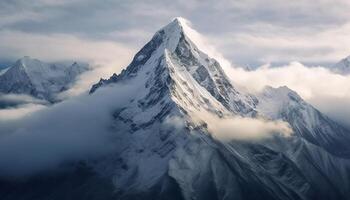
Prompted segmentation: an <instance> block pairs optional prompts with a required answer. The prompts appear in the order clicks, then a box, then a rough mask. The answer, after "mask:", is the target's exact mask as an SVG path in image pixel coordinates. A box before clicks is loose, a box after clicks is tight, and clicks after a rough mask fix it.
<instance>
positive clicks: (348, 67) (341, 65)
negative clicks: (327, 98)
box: [330, 56, 350, 75]
mask: <svg viewBox="0 0 350 200" xmlns="http://www.w3.org/2000/svg"><path fill="white" fill-rule="evenodd" d="M330 70H331V71H333V72H335V73H338V74H342V75H348V74H350V56H348V57H345V58H343V59H341V60H340V61H339V62H338V63H337V64H335V65H334V66H333V67H331V68H330Z"/></svg>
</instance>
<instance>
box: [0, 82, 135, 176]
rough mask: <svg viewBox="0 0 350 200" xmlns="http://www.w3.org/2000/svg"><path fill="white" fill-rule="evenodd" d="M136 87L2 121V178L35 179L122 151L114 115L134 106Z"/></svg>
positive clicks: (98, 93) (105, 91) (76, 99)
mask: <svg viewBox="0 0 350 200" xmlns="http://www.w3.org/2000/svg"><path fill="white" fill-rule="evenodd" d="M134 85H135V84H134ZM134 85H130V86H125V85H118V86H114V87H107V88H101V89H100V90H98V91H96V93H94V94H93V95H89V96H87V95H81V96H78V97H74V98H72V99H70V100H67V101H64V102H62V103H58V104H55V105H53V106H51V107H47V108H45V109H41V110H39V111H36V112H31V113H27V115H24V116H22V117H21V118H16V120H11V119H9V118H6V119H3V118H0V158H1V165H0V176H12V175H14V176H21V175H30V174H32V173H36V172H39V171H42V170H47V169H54V168H55V167H57V166H58V165H59V164H61V163H62V162H64V161H75V160H81V159H82V160H84V159H89V158H94V157H95V156H99V155H101V154H104V153H108V152H109V151H110V150H112V149H114V148H117V147H116V146H115V145H114V143H113V139H114V138H115V137H117V135H115V134H112V133H113V129H112V128H111V125H112V124H113V122H112V120H113V118H112V113H113V111H114V110H115V109H117V108H119V106H122V105H125V104H126V103H127V102H129V100H130V99H129V98H130V94H134V93H136V91H135V88H136V87H135V86H134ZM120 94H123V96H121V95H120ZM5 112H7V113H8V112H10V111H9V110H7V111H5ZM14 112H15V111H14ZM16 112H17V114H18V112H22V110H21V108H20V109H17V110H16ZM0 116H1V115H0Z"/></svg>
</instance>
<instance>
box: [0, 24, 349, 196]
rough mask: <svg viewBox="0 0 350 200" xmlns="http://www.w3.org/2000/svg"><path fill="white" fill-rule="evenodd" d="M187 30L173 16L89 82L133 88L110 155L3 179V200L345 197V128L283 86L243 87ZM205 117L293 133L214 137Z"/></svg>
mask: <svg viewBox="0 0 350 200" xmlns="http://www.w3.org/2000/svg"><path fill="white" fill-rule="evenodd" d="M189 29H190V27H188V25H187V22H186V21H185V20H184V19H182V18H176V19H174V20H173V21H172V22H171V23H170V24H168V25H167V26H165V27H164V28H162V29H161V30H159V31H158V32H157V33H156V34H155V35H154V36H153V38H152V39H151V41H150V42H148V43H147V44H146V45H145V46H144V47H143V48H142V49H141V50H140V51H139V52H138V53H137V54H136V55H135V57H134V59H133V61H132V62H131V64H130V65H129V66H128V67H127V68H126V69H125V70H123V71H122V72H121V73H120V74H119V75H116V74H113V76H111V77H110V78H109V79H107V80H105V79H101V80H100V81H99V82H98V83H96V84H95V85H93V86H92V88H91V90H90V95H91V96H92V95H100V93H99V92H98V90H100V88H104V87H105V88H107V87H113V86H115V85H118V84H126V85H133V86H134V87H136V88H137V91H138V93H137V94H132V96H133V98H132V100H131V101H130V102H129V103H128V104H126V105H123V106H122V107H121V108H118V109H116V110H113V111H111V113H112V114H111V115H112V116H111V117H112V118H113V124H111V126H113V127H117V128H115V130H114V131H115V135H117V136H118V140H116V141H115V146H116V147H118V148H117V150H116V151H115V152H114V153H113V154H111V155H108V156H106V157H104V158H103V159H101V160H99V161H98V162H96V161H94V162H89V161H86V162H84V164H81V163H79V164H77V166H76V168H75V169H74V170H73V171H70V172H64V173H63V172H60V173H57V174H52V173H49V174H45V173H43V174H40V176H35V177H32V178H27V179H26V180H25V181H21V182H16V181H14V180H3V181H0V198H1V199H8V200H10V199H124V200H132V199H152V200H157V199H159V200H161V199H174V200H175V199H176V200H178V199H184V200H192V199H201V200H216V199H217V200H224V199H225V200H226V199H241V200H257V199H261V200H263V199H264V200H265V199H276V200H277V199H281V200H283V199H321V200H322V199H325V200H326V199H334V200H339V199H349V198H350V159H349V158H350V145H348V144H350V132H349V131H348V130H347V129H345V128H343V127H342V126H340V125H339V124H337V123H336V122H334V121H333V120H331V119H330V118H328V117H327V116H326V115H324V114H322V113H321V112H320V111H318V110H317V109H315V108H314V107H312V106H311V105H310V104H308V103H307V102H305V101H304V100H303V99H302V98H301V97H300V96H299V95H298V94H297V93H295V92H294V91H292V90H290V89H289V88H287V87H280V88H272V87H267V88H266V89H265V90H264V91H263V92H262V93H261V94H259V95H253V94H247V93H245V92H242V91H240V90H239V89H238V88H237V87H235V86H234V85H233V84H232V83H231V81H230V80H229V78H228V77H227V75H226V74H225V72H224V70H223V69H222V68H221V66H220V63H219V62H218V61H216V60H215V59H214V58H211V57H209V56H208V55H207V54H206V53H205V52H203V51H202V50H200V49H199V48H198V47H197V45H196V44H195V43H194V42H193V41H192V40H191V34H190V33H189V32H188V31H186V30H189ZM233 76H234V74H233ZM120 95H123V94H120ZM204 116H211V117H212V118H218V119H224V118H229V117H239V118H249V119H256V120H260V119H263V120H266V121H268V120H272V121H274V120H282V121H285V122H288V123H289V124H290V127H291V129H292V131H293V133H292V135H291V136H290V137H285V136H282V135H279V134H276V135H273V136H271V137H268V138H263V139H259V140H239V139H232V140H219V139H217V137H216V136H215V135H216V134H215V133H214V132H213V130H212V129H210V128H208V127H211V123H213V121H211V120H210V119H211V118H210V117H204ZM239 134H245V133H244V132H242V133H239ZM102 186H103V187H102ZM42 189H44V190H45V192H43V191H42Z"/></svg>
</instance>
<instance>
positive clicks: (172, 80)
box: [90, 18, 256, 115]
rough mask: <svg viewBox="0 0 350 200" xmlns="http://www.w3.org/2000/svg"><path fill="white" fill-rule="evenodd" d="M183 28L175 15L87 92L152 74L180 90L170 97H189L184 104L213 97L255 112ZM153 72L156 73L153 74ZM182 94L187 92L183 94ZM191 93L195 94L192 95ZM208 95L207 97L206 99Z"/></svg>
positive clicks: (184, 24) (236, 109) (233, 108)
mask: <svg viewBox="0 0 350 200" xmlns="http://www.w3.org/2000/svg"><path fill="white" fill-rule="evenodd" d="M185 30H190V27H189V26H188V24H187V22H186V20H185V19H182V18H175V19H174V20H173V21H172V22H171V23H169V24H168V25H166V26H165V27H163V28H162V29H160V30H159V31H157V33H156V34H155V35H154V36H153V38H152V39H151V41H150V42H148V43H147V44H146V45H145V46H144V47H143V48H142V49H141V50H140V51H139V52H138V53H137V54H136V55H135V57H134V59H133V61H132V62H131V64H130V65H129V66H128V67H127V68H126V69H125V70H123V71H122V72H121V74H119V75H116V74H114V75H113V76H112V77H111V78H110V79H108V80H104V79H101V81H100V82H99V83H97V84H95V85H94V86H93V87H92V89H91V91H90V92H91V93H93V92H94V91H95V90H96V89H97V88H99V87H101V86H103V85H107V84H110V83H117V82H121V81H128V80H129V79H132V78H135V77H141V76H142V77H145V78H143V79H151V80H152V81H154V78H157V79H160V78H161V77H162V76H164V79H166V80H167V82H166V85H167V87H168V89H169V92H171V93H172V94H174V93H176V92H179V94H177V95H176V96H174V95H172V99H176V100H179V99H181V100H185V99H188V101H189V102H186V103H185V102H182V103H183V105H185V104H187V103H190V104H193V101H194V100H197V99H198V97H199V98H202V101H203V102H210V99H212V101H214V102H216V103H215V104H219V105H221V106H224V107H225V108H226V109H228V110H230V111H234V112H235V113H237V114H242V113H245V114H249V115H254V113H255V112H254V110H253V107H254V104H255V103H256V99H254V98H253V97H252V96H249V95H245V94H243V93H240V92H239V91H238V90H236V88H234V87H233V85H232V84H231V82H230V81H229V79H228V77H227V76H226V74H225V72H224V71H223V69H222V68H221V66H220V64H219V62H217V61H216V60H215V59H213V58H210V57H209V56H208V55H207V54H206V53H204V52H203V51H201V50H200V49H198V47H197V45H196V44H195V43H194V42H193V41H192V40H191V34H190V33H188V31H185ZM152 72H153V73H157V74H156V75H152ZM149 82H150V81H149ZM161 83H165V82H164V81H161V80H156V81H155V83H154V84H157V85H159V84H161ZM146 85H149V83H148V84H146ZM177 89H178V90H181V92H180V91H178V90H177ZM185 94H186V96H185V97H183V98H182V95H185ZM194 96H198V97H196V98H191V97H194ZM208 97H210V98H209V100H208ZM214 102H211V103H210V104H213V103H214ZM178 103H179V102H178ZM204 104H207V103H198V105H204ZM194 105H196V104H194ZM208 107H211V106H208Z"/></svg>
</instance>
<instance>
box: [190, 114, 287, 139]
mask: <svg viewBox="0 0 350 200" xmlns="http://www.w3.org/2000/svg"><path fill="white" fill-rule="evenodd" d="M192 117H193V118H194V120H196V121H198V123H199V124H201V123H203V122H204V123H205V124H206V126H207V129H208V131H209V132H210V133H211V134H212V135H213V136H214V137H216V138H218V139H220V140H223V141H230V140H245V141H255V140H261V139H267V138H270V137H273V136H277V135H278V136H283V137H289V136H290V135H291V134H292V133H293V131H292V129H291V127H290V125H289V124H288V123H287V122H284V121H281V120H275V121H271V120H266V119H261V118H251V117H241V116H233V115H227V116H224V117H218V116H216V115H214V114H211V113H208V112H204V111H201V112H193V113H192Z"/></svg>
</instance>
